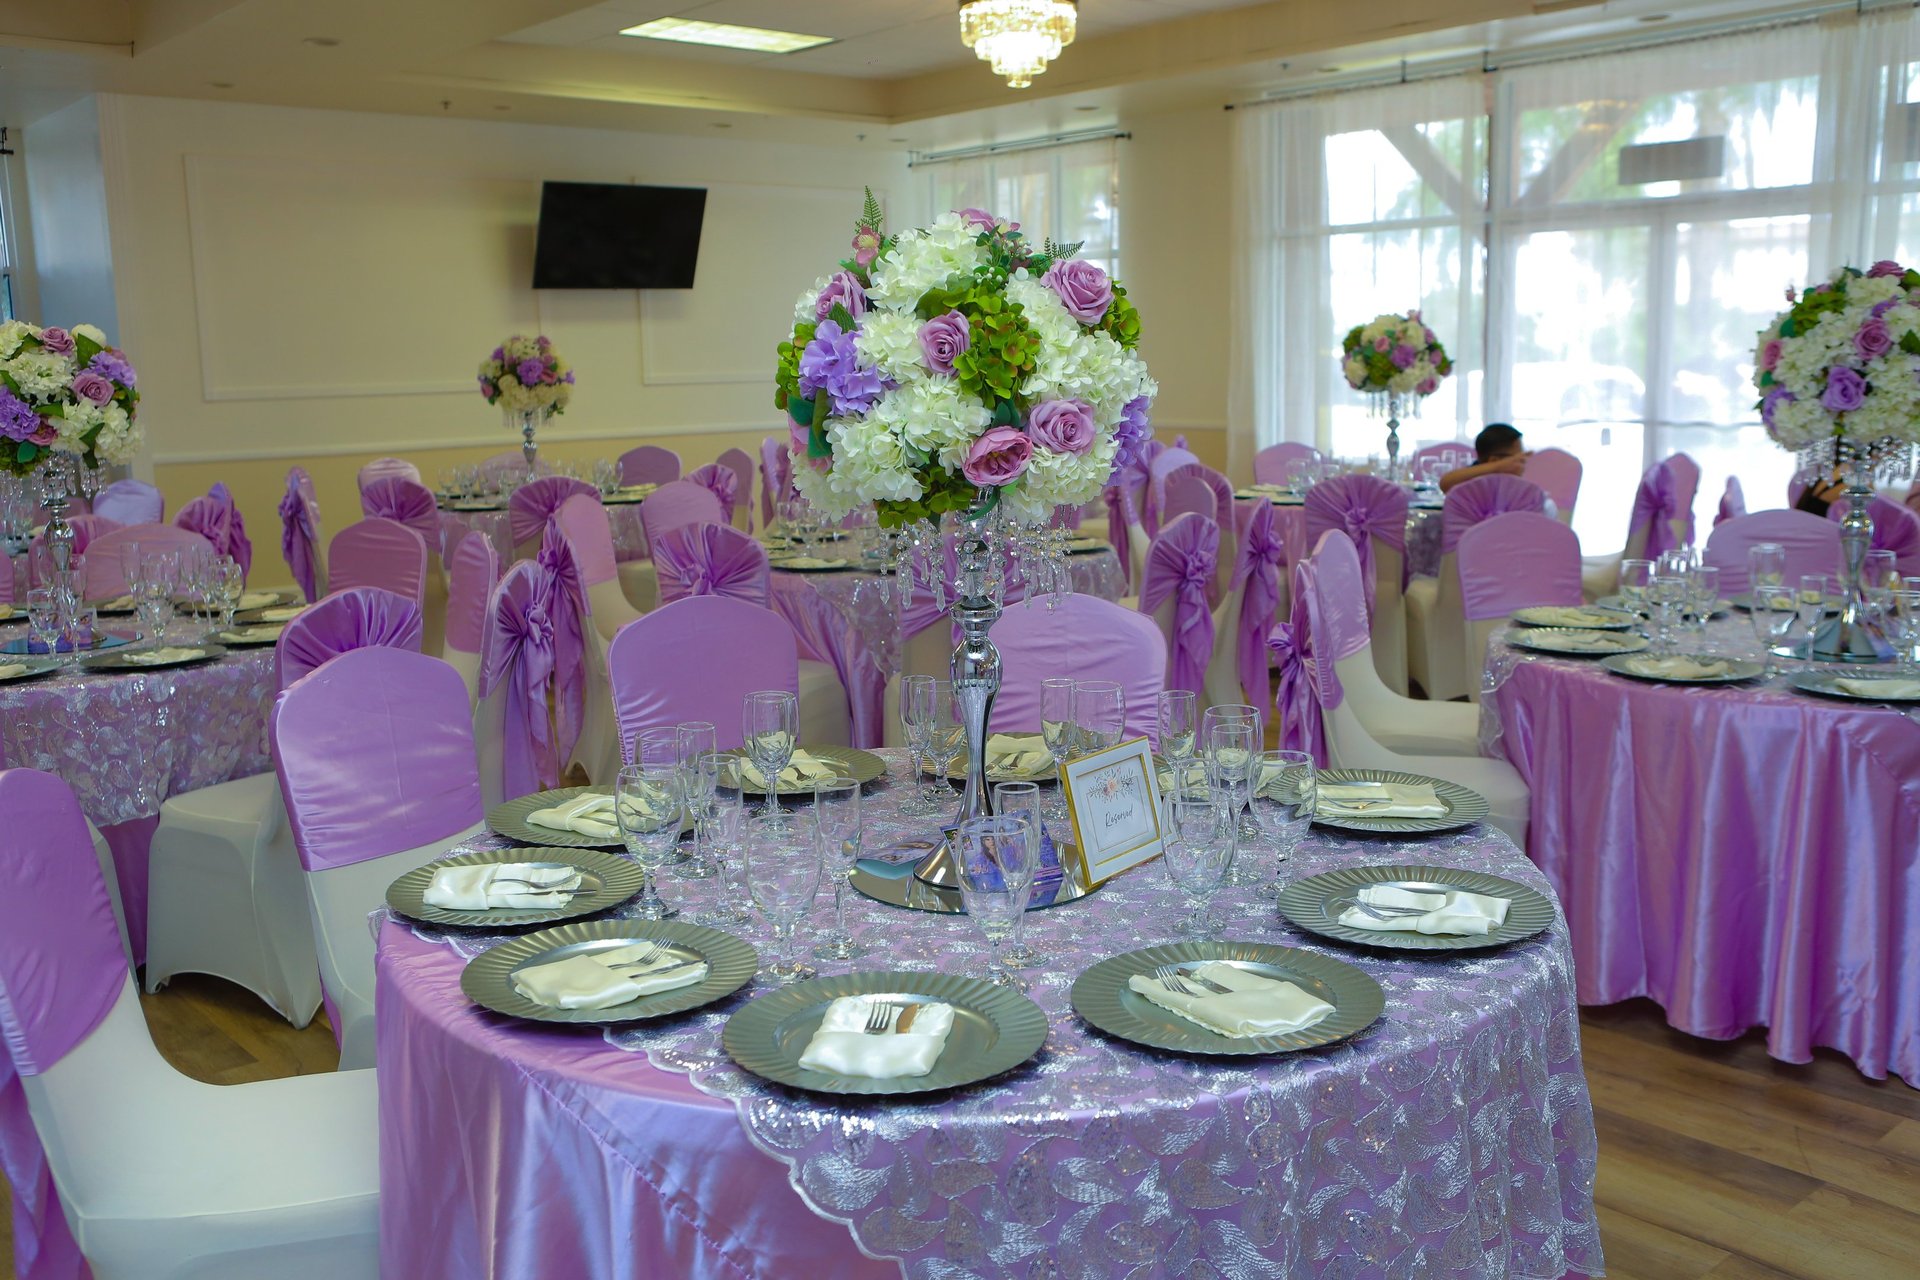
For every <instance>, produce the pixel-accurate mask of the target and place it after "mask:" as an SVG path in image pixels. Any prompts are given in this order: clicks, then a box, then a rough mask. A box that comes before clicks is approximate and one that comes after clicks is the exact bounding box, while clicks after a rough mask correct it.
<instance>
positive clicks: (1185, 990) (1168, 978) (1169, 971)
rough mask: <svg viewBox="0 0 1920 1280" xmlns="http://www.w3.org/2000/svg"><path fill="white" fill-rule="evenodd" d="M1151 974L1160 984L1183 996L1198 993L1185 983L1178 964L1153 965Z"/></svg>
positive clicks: (1184, 976)
mask: <svg viewBox="0 0 1920 1280" xmlns="http://www.w3.org/2000/svg"><path fill="white" fill-rule="evenodd" d="M1153 976H1154V979H1155V980H1156V981H1158V982H1159V983H1160V985H1161V986H1163V987H1165V988H1166V989H1167V990H1169V991H1173V992H1177V993H1178V994H1180V995H1183V996H1197V995H1199V994H1200V993H1199V992H1198V991H1195V990H1194V989H1193V988H1192V987H1190V986H1188V985H1187V983H1186V975H1184V974H1182V973H1181V972H1180V966H1179V965H1177V964H1162V965H1155V966H1154V969H1153Z"/></svg>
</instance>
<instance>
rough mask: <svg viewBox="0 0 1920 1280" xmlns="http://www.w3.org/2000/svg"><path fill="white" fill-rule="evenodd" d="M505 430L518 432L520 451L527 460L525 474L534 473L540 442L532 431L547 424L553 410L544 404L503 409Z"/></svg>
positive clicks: (535, 472) (537, 467) (536, 466)
mask: <svg viewBox="0 0 1920 1280" xmlns="http://www.w3.org/2000/svg"><path fill="white" fill-rule="evenodd" d="M501 412H502V413H504V414H505V415H506V419H507V430H509V431H518V432H519V433H520V453H521V455H522V456H523V457H525V458H526V460H527V474H528V475H529V476H531V475H535V474H537V472H538V469H539V465H540V444H539V442H538V441H536V440H535V439H534V432H536V431H538V430H539V429H540V428H541V427H543V426H545V425H546V424H547V419H548V418H550V417H552V416H553V410H551V409H549V408H547V407H545V406H544V405H540V406H536V407H534V408H531V409H505V408H503V409H502V410H501Z"/></svg>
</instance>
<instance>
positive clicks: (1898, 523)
mask: <svg viewBox="0 0 1920 1280" xmlns="http://www.w3.org/2000/svg"><path fill="white" fill-rule="evenodd" d="M1852 505H1853V504H1852V503H1850V502H1848V501H1847V500H1846V499H1845V498H1842V499H1840V500H1839V501H1838V502H1835V503H1834V504H1833V505H1832V506H1830V507H1828V508H1827V519H1829V520H1831V521H1833V522H1834V523H1835V524H1838V523H1839V522H1840V521H1842V520H1844V519H1846V515H1847V511H1848V509H1849V508H1850V507H1851V506H1852ZM1867 515H1868V517H1869V518H1870V519H1871V520H1872V521H1873V542H1872V543H1871V546H1872V548H1873V549H1874V550H1875V551H1891V552H1893V555H1894V564H1895V566H1896V567H1897V568H1898V570H1899V572H1900V574H1901V576H1902V577H1905V576H1908V575H1913V574H1920V515H1916V514H1914V513H1913V512H1912V511H1909V510H1908V509H1907V508H1906V507H1904V506H1902V505H1901V504H1900V503H1898V502H1895V501H1893V500H1892V499H1890V498H1883V497H1881V496H1880V495H1879V494H1875V495H1874V496H1873V499H1872V500H1871V501H1870V502H1868V503H1867Z"/></svg>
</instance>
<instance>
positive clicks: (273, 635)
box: [220, 622, 287, 642]
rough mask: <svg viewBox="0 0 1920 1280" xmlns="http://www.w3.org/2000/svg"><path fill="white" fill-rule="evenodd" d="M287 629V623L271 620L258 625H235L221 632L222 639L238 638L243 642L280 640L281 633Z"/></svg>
mask: <svg viewBox="0 0 1920 1280" xmlns="http://www.w3.org/2000/svg"><path fill="white" fill-rule="evenodd" d="M286 629H287V628H286V624H284V623H279V622H270V623H266V624H264V625H262V626H258V627H235V628H234V629H233V630H231V631H222V632H221V633H220V639H222V640H238V641H242V642H245V641H248V640H278V639H279V638H280V633H281V632H282V631H285V630H286Z"/></svg>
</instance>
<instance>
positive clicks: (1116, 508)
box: [1100, 459, 1147, 584]
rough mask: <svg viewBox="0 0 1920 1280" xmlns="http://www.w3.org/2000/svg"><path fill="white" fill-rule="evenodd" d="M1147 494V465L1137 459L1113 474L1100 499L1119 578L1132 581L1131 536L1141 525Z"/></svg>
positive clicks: (1108, 540)
mask: <svg viewBox="0 0 1920 1280" xmlns="http://www.w3.org/2000/svg"><path fill="white" fill-rule="evenodd" d="M1146 491H1147V468H1146V464H1145V463H1144V462H1142V461H1140V460H1138V459H1136V460H1134V461H1133V462H1132V463H1131V464H1129V465H1127V466H1125V467H1121V468H1119V469H1118V470H1116V471H1115V472H1114V474H1113V479H1112V480H1111V481H1109V482H1108V484H1107V487H1106V488H1105V489H1103V490H1101V493H1100V497H1101V500H1102V501H1103V502H1105V503H1106V505H1107V545H1108V546H1110V547H1112V548H1113V554H1114V555H1116V556H1118V557H1120V575H1121V577H1122V578H1123V579H1125V580H1126V581H1127V582H1128V583H1129V584H1131V582H1132V579H1133V542H1132V539H1131V537H1130V535H1129V533H1128V530H1130V529H1132V528H1133V527H1134V526H1135V525H1137V524H1139V523H1140V504H1141V500H1142V498H1144V497H1145V495H1146Z"/></svg>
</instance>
